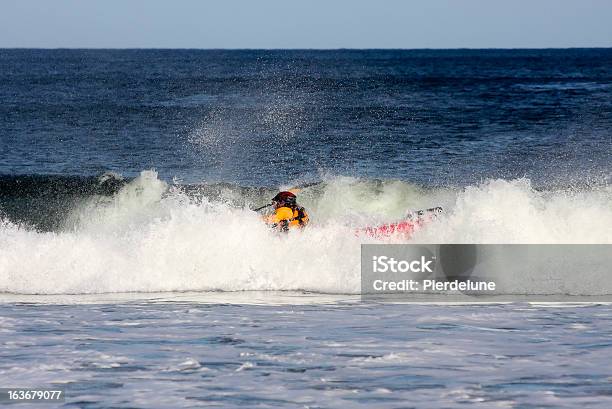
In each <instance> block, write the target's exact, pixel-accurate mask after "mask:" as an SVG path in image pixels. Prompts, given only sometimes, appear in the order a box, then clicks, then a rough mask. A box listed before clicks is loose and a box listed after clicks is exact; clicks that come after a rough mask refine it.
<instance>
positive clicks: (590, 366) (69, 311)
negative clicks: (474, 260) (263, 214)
mask: <svg viewBox="0 0 612 409" xmlns="http://www.w3.org/2000/svg"><path fill="white" fill-rule="evenodd" d="M611 163H612V49H550V50H535V49H533V50H329V51H317V50H63V49H58V50H36V49H0V346H1V347H0V387H11V388H18V387H19V388H24V387H48V388H53V387H58V388H59V387H61V388H65V390H66V400H65V402H63V403H62V404H61V405H63V406H62V407H79V408H81V407H82V408H106V407H115V408H124V407H125V408H128V407H129V408H150V407H159V408H164V407H185V408H187V407H203V406H207V407H208V406H210V407H238V406H245V405H246V406H250V407H262V408H264V407H274V408H276V407H310V408H316V407H321V408H323V407H347V406H350V407H388V408H396V407H463V406H476V407H483V408H491V407H520V408H528V407H534V408H535V407H568V408H573V407H576V406H582V407H594V408H608V407H610V405H611V403H612V398H611V397H612V383H611V382H612V373H611V372H610V370H609V368H610V367H612V343H611V342H610V341H609V339H610V336H611V335H612V334H611V332H610V328H609V323H610V320H611V319H612V308H611V307H610V305H609V304H607V303H602V302H599V301H593V302H588V297H590V296H602V295H604V296H609V295H612V279H609V280H608V279H606V278H605V277H604V278H602V279H601V280H599V281H598V282H595V283H593V282H586V283H582V284H584V285H582V284H580V277H588V274H584V273H585V272H584V271H581V268H584V267H582V266H583V265H584V263H582V264H581V263H580V262H579V261H576V264H575V265H570V266H568V273H567V274H566V275H561V276H560V278H555V279H554V280H551V279H547V278H546V276H543V273H541V272H539V271H529V272H528V273H527V274H526V276H527V277H528V278H527V279H525V276H523V277H521V278H520V279H519V278H513V277H505V280H506V281H510V282H512V281H513V280H514V281H515V284H516V285H514V287H513V288H520V290H519V294H516V293H515V294H508V295H530V296H532V297H533V296H535V297H536V299H535V300H536V301H538V300H537V297H538V296H541V297H542V299H541V300H539V301H541V302H506V301H504V302H501V301H500V302H491V303H489V302H488V303H469V302H465V303H456V302H453V303H450V302H446V301H448V300H445V299H444V298H443V297H442V298H440V299H438V300H435V301H424V300H421V299H418V298H416V299H406V300H403V301H402V302H389V301H375V300H362V299H360V297H359V292H360V258H359V257H360V245H361V244H373V243H379V242H380V240H379V239H377V238H372V237H363V236H360V235H356V234H355V230H356V229H360V228H362V227H365V226H374V225H378V224H382V223H388V222H392V221H397V220H401V219H402V218H403V217H405V214H406V212H407V211H410V210H417V209H426V208H431V207H435V206H442V207H443V208H444V212H443V213H442V214H441V215H439V216H438V217H437V218H436V219H435V220H434V221H432V222H431V223H428V224H427V225H425V226H423V227H422V228H420V229H418V230H417V231H416V232H415V233H414V235H413V236H411V237H410V238H409V239H408V238H406V237H391V238H387V239H385V240H384V241H383V242H385V243H491V244H494V243H502V244H511V243H523V244H534V243H548V244H559V243H565V244H579V243H580V244H612V206H611V203H612V201H611V199H612V188H611V184H610V183H611V176H612V167H611ZM295 187H297V188H299V189H300V190H299V191H298V201H299V203H300V204H302V205H303V206H304V207H305V208H306V209H307V210H308V212H309V214H310V218H311V223H310V225H309V226H308V227H307V228H306V229H305V230H304V231H303V232H291V233H290V234H288V235H282V236H279V235H277V234H274V233H273V232H271V231H270V230H269V229H268V228H267V227H266V226H265V225H264V224H263V223H262V222H261V219H260V215H259V214H258V213H257V212H254V211H252V210H251V209H252V208H255V207H259V206H262V205H264V204H266V203H269V201H270V199H271V198H272V197H273V196H274V194H275V193H276V192H278V191H279V190H281V189H289V188H295ZM586 273H588V271H587V272H586ZM583 281H584V280H583ZM535 282H538V283H542V282H544V283H546V285H545V286H544V287H542V286H540V287H537V288H536V287H535V286H532V285H530V283H535ZM577 283H578V284H577ZM551 294H560V295H563V296H566V299H565V302H554V303H551V302H545V301H547V296H549V295H551ZM576 295H580V296H581V298H580V303H579V302H577V300H576V299H574V298H572V297H574V296H576ZM585 297H586V299H587V302H585V301H584V300H585ZM31 405H32V407H38V406H37V405H36V404H34V403H32V404H31ZM49 405H51V407H52V406H53V404H49ZM28 406H29V404H27V403H22V404H20V407H28Z"/></svg>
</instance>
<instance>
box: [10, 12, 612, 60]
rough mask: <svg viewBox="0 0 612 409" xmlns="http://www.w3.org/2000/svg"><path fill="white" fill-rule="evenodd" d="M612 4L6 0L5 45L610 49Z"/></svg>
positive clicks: (72, 46) (45, 46) (611, 41)
mask: <svg viewBox="0 0 612 409" xmlns="http://www.w3.org/2000/svg"><path fill="white" fill-rule="evenodd" d="M611 46H612V1H610V0H422V1H410V0H403V1H401V0H370V1H365V0H326V1H324V0H307V1H292V0H250V1H249V0H223V1H221V0H209V1H207V0H174V1H170V0H166V1H162V0H104V1H101V0H52V1H51V0H3V1H2V2H0V47H41V48H57V47H67V48H75V47H83V48H462V47H467V48H519V47H529V48H540V47H611Z"/></svg>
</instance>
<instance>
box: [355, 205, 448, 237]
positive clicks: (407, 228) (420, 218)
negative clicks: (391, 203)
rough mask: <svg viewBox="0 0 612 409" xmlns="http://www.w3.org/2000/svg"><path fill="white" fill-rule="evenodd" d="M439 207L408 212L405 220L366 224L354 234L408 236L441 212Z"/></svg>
mask: <svg viewBox="0 0 612 409" xmlns="http://www.w3.org/2000/svg"><path fill="white" fill-rule="evenodd" d="M442 210H443V209H442V208H441V207H432V208H431V209H424V210H417V211H413V212H409V213H408V214H407V215H406V219H405V220H400V221H398V222H394V223H387V224H383V225H380V226H368V227H364V228H361V229H358V230H357V231H356V232H355V234H356V235H358V236H360V235H366V236H369V237H374V238H382V237H389V236H401V237H404V238H408V237H410V236H411V235H412V234H413V233H414V232H415V230H417V229H419V228H420V227H422V226H423V225H425V224H427V223H429V222H431V221H432V220H434V219H436V218H437V217H438V214H440V213H442Z"/></svg>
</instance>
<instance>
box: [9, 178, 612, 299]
mask: <svg viewBox="0 0 612 409" xmlns="http://www.w3.org/2000/svg"><path fill="white" fill-rule="evenodd" d="M326 186H327V187H326V188H325V189H324V191H323V192H320V194H319V195H315V194H310V193H308V192H307V191H305V192H303V193H301V194H300V198H301V199H302V200H303V202H304V204H305V205H306V206H307V208H308V209H310V211H311V217H312V219H313V222H312V225H311V226H309V228H308V229H306V230H305V231H303V232H291V233H290V234H289V235H286V236H279V235H277V234H275V233H273V232H271V231H270V230H268V229H267V228H266V227H265V226H264V224H263V223H262V222H261V220H260V216H259V215H258V214H257V213H255V212H252V211H250V210H248V209H237V208H232V207H230V206H228V205H226V204H223V203H215V202H207V201H203V202H197V203H196V202H194V201H191V200H189V198H187V197H186V196H184V195H183V194H181V193H180V191H173V190H172V189H170V193H165V192H166V191H167V188H168V186H167V185H166V184H165V183H164V182H162V181H160V180H158V179H157V175H156V174H155V173H154V172H151V171H149V172H143V173H142V175H141V176H140V177H139V178H137V179H136V180H134V181H133V182H131V183H130V184H128V185H126V186H125V187H124V188H123V189H122V190H121V191H120V192H119V193H118V194H117V195H116V196H115V197H113V198H112V200H106V201H100V200H97V201H92V202H90V203H84V204H83V206H82V207H81V208H79V209H77V210H76V211H75V212H74V214H73V215H72V216H71V217H70V218H69V220H68V223H67V228H66V229H65V230H64V231H62V232H48V233H42V232H37V231H34V230H33V229H30V228H27V227H24V226H18V225H15V224H12V223H10V222H7V221H3V222H1V223H0V292H5V293H17V294H101V293H119V292H160V291H214V290H223V291H243V290H252V291H261V290H265V291H270V290H273V291H279V290H281V291H298V290H303V291H313V292H317V293H333V294H355V293H358V292H359V288H360V282H359V277H360V266H359V263H360V256H359V254H360V246H359V245H360V243H363V242H372V241H373V239H369V238H364V237H357V236H356V235H355V234H354V228H355V226H357V225H361V224H365V223H375V222H377V221H380V220H383V219H384V220H385V221H391V220H393V219H397V218H401V215H402V214H403V213H404V212H405V211H406V210H408V209H414V208H422V207H430V206H433V205H436V204H442V205H444V206H446V208H447V213H446V214H445V215H444V216H442V217H441V218H440V220H438V221H436V222H435V223H431V224H430V225H428V226H427V227H426V228H424V229H422V230H421V231H419V232H418V233H417V235H416V236H415V238H414V240H415V241H418V242H434V243H453V242H461V243H470V242H471V243H538V242H545V243H612V209H611V207H610V203H611V202H610V198H611V192H610V190H609V189H601V190H598V191H581V192H572V193H568V192H557V193H551V192H547V193H546V192H538V191H535V190H534V189H532V188H531V186H530V184H529V181H528V180H515V181H504V180H495V181H489V182H486V183H483V184H482V185H479V186H472V187H469V188H467V189H465V190H464V191H454V190H448V189H446V190H445V189H438V190H435V191H426V190H423V189H419V188H416V187H415V186H413V185H409V184H406V183H402V182H389V183H383V184H380V183H379V184H374V185H373V184H372V183H369V182H364V181H357V180H354V179H347V178H335V179H332V180H330V181H328V183H327V185H326ZM397 240H398V241H399V240H401V239H397Z"/></svg>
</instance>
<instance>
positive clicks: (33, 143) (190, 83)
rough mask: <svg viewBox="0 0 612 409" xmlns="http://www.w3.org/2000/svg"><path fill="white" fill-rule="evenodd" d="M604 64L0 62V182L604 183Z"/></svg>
mask: <svg viewBox="0 0 612 409" xmlns="http://www.w3.org/2000/svg"><path fill="white" fill-rule="evenodd" d="M611 129H612V49H571V50H418V51H410V50H407V51H401V50H337V51H250V50H249V51H224V50H18V49H17V50H6V49H4V50H0V174H4V175H15V174H61V175H97V174H100V173H103V172H105V171H109V170H110V171H113V172H117V173H120V174H122V175H124V176H134V175H137V174H138V173H139V172H140V171H142V170H144V169H149V168H155V169H157V170H158V172H159V173H160V176H161V177H162V178H164V179H166V180H169V179H172V178H173V177H177V178H180V179H181V180H183V181H185V182H192V183H200V182H204V181H206V182H211V181H224V182H232V183H239V184H242V185H248V186H270V185H275V184H282V183H287V182H288V181H293V180H319V179H321V177H322V175H328V174H332V175H347V176H356V177H367V178H379V179H401V180H408V181H412V182H418V183H422V184H426V185H448V184H452V185H460V186H465V185H467V184H470V183H474V182H477V181H480V180H483V179H486V178H490V177H501V178H505V179H510V178H515V177H522V176H527V177H529V178H530V179H531V180H532V181H533V182H534V183H537V184H540V185H545V186H547V185H550V184H562V185H563V184H569V183H570V182H573V183H576V182H578V181H585V180H590V181H591V182H595V181H598V180H601V178H602V177H604V178H605V177H609V175H610V167H609V164H610V162H611V159H612V153H611V152H612V148H611V145H612V144H611V137H612V136H611V131H610V130H611Z"/></svg>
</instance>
